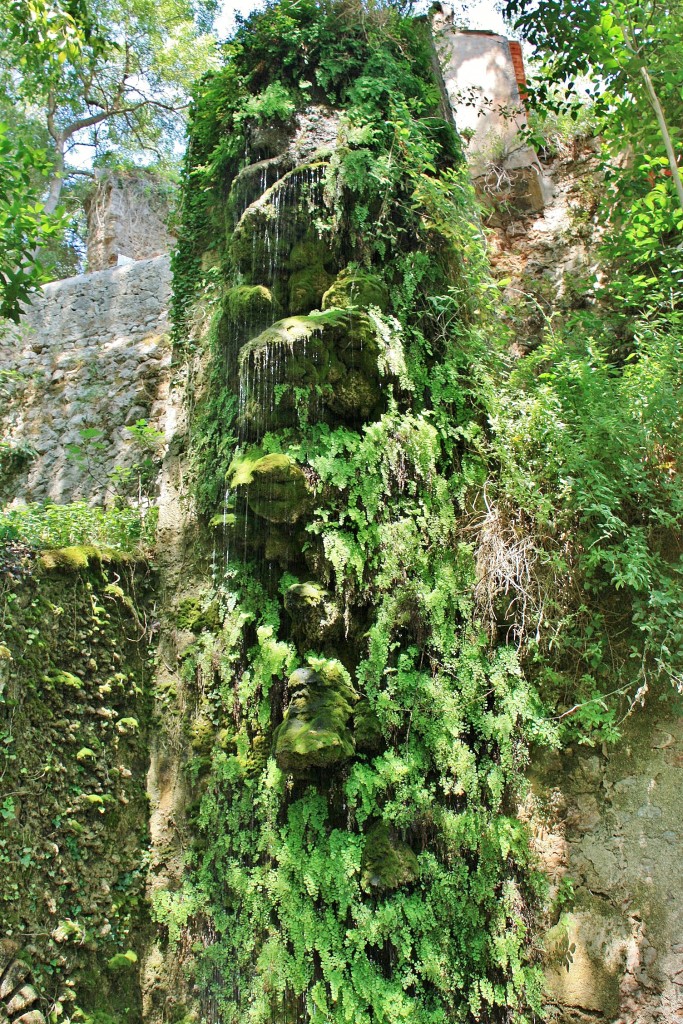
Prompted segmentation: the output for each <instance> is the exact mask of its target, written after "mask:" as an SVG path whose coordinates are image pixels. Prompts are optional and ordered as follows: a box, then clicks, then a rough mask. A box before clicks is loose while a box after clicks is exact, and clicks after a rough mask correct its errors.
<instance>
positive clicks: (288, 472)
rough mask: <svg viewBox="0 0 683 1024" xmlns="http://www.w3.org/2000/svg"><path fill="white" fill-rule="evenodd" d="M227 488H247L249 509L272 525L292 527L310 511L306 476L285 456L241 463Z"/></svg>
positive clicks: (268, 456) (267, 456)
mask: <svg viewBox="0 0 683 1024" xmlns="http://www.w3.org/2000/svg"><path fill="white" fill-rule="evenodd" d="M230 485H231V486H232V487H235V486H239V485H243V486H246V487H247V488H248V490H247V501H248V503H249V508H250V509H251V510H252V511H253V512H255V513H256V515H258V516H261V517H262V518H263V519H267V520H268V521H269V522H271V523H295V522H296V521H297V520H298V519H301V517H302V516H303V515H304V514H305V513H306V512H307V511H308V510H309V509H310V507H311V492H310V490H309V487H308V483H307V481H306V476H305V474H304V472H303V470H302V469H301V468H300V467H299V466H297V464H296V463H295V462H294V461H293V460H292V459H290V458H289V456H288V455H265V456H263V457H262V458H259V459H256V460H255V461H253V462H252V461H249V460H248V459H245V460H240V463H239V465H238V466H236V468H235V471H234V473H233V474H232V475H231V476H230Z"/></svg>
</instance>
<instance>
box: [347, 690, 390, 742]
mask: <svg viewBox="0 0 683 1024" xmlns="http://www.w3.org/2000/svg"><path fill="white" fill-rule="evenodd" d="M353 735H354V738H355V740H356V748H357V749H358V750H361V751H363V753H368V754H376V753H378V752H379V751H380V750H381V749H382V747H383V746H384V743H385V741H384V735H383V733H382V724H381V722H380V720H379V718H378V717H377V715H376V714H375V712H374V711H373V710H372V707H371V705H370V702H369V701H368V700H367V699H366V698H363V700H359V701H358V704H357V705H356V707H355V710H354V712H353Z"/></svg>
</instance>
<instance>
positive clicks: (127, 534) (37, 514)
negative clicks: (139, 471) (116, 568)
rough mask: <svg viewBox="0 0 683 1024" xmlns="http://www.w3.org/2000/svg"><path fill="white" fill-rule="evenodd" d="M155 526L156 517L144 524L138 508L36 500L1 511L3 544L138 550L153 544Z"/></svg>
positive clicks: (35, 546) (0, 533)
mask: <svg viewBox="0 0 683 1024" xmlns="http://www.w3.org/2000/svg"><path fill="white" fill-rule="evenodd" d="M155 527H156V516H154V515H151V514H150V515H148V516H147V518H146V519H145V522H144V525H143V523H142V521H141V519H140V514H139V512H138V511H137V509H134V508H122V509H120V508H100V507H98V506H93V505H88V504H86V502H84V501H76V502H72V503H71V504H69V505H54V504H52V503H50V502H46V503H41V502H35V501H34V502H30V503H29V504H27V505H9V506H7V507H6V508H5V509H4V510H3V511H2V512H1V513H0V544H1V543H8V542H9V543H13V542H21V543H23V544H26V545H28V546H29V547H31V548H37V549H40V548H64V547H67V546H69V545H72V544H100V545H105V546H106V547H109V548H112V549H114V550H118V551H137V550H141V548H142V547H143V546H149V545H150V544H152V543H153V540H154V530H155Z"/></svg>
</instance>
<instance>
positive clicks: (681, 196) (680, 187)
mask: <svg viewBox="0 0 683 1024" xmlns="http://www.w3.org/2000/svg"><path fill="white" fill-rule="evenodd" d="M640 73H641V75H642V76H643V81H644V82H645V89H646V90H647V96H648V99H649V101H650V105H651V107H652V109H653V110H654V112H655V117H656V118H657V124H658V125H659V130H660V132H661V133H662V139H663V140H664V147H665V149H666V155H667V157H668V158H669V167H670V168H671V176H672V178H673V180H674V188H675V189H676V193H677V195H678V202H679V203H680V206H681V209H682V210H683V181H681V173H680V168H679V166H678V164H677V162H676V153H675V152H674V147H673V143H672V141H671V132H670V131H669V126H668V124H667V123H666V118H665V116H664V111H663V110H662V105H661V103H660V102H659V97H658V96H657V93H656V92H655V87H654V85H653V84H652V79H651V78H650V73H649V71H648V70H647V68H646V67H645V65H644V64H641V66H640Z"/></svg>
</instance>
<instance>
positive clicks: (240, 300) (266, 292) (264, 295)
mask: <svg viewBox="0 0 683 1024" xmlns="http://www.w3.org/2000/svg"><path fill="white" fill-rule="evenodd" d="M224 309H225V312H226V313H227V315H228V316H229V317H230V319H231V320H232V321H233V322H236V323H261V322H263V321H264V320H268V319H270V316H271V314H272V309H273V296H272V293H271V291H270V289H269V288H266V287H264V285H261V284H254V285H248V284H240V285H235V287H234V288H229V289H228V291H227V292H226V293H225V299H224Z"/></svg>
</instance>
